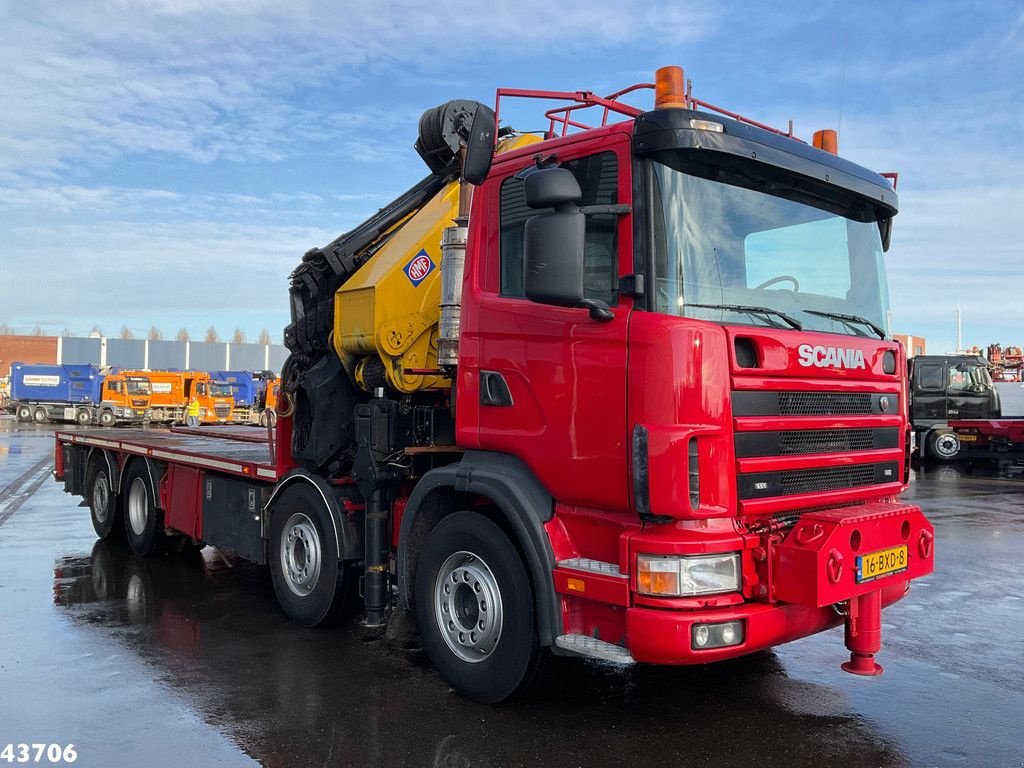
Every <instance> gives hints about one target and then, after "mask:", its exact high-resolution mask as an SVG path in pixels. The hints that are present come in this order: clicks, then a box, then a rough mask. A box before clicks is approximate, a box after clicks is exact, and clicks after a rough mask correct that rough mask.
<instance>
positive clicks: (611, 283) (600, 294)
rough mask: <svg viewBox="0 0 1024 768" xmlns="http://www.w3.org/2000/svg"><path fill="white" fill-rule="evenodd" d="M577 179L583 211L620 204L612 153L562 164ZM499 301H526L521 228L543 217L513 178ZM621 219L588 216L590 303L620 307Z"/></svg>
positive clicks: (505, 200)
mask: <svg viewBox="0 0 1024 768" xmlns="http://www.w3.org/2000/svg"><path fill="white" fill-rule="evenodd" d="M562 167H563V168H568V169H569V170H570V171H572V172H573V174H574V175H575V176H576V179H577V180H578V181H579V183H580V190H581V191H582V192H583V200H582V202H581V203H580V205H611V204H614V203H617V202H618V199H617V193H618V161H617V159H616V157H615V153H614V152H602V153H600V154H598V155H590V156H588V157H581V158H579V159H577V160H572V161H569V162H566V163H563V164H562ZM500 204H501V295H502V296H524V295H525V293H524V289H523V226H524V225H525V224H526V220H527V219H528V218H530V217H531V216H533V215H534V214H537V213H543V211H541V210H538V209H534V208H530V207H529V206H527V205H526V195H525V192H524V190H523V181H522V180H521V179H516V178H514V177H509V178H507V179H505V181H503V182H502V184H501V200H500ZM618 225H619V219H618V217H617V216H609V215H600V216H587V229H586V235H585V244H584V249H583V259H584V274H583V291H584V295H585V296H586V297H587V298H589V299H601V300H602V301H605V302H607V303H608V304H615V303H617V301H618V242H617V237H618V228H619V227H618Z"/></svg>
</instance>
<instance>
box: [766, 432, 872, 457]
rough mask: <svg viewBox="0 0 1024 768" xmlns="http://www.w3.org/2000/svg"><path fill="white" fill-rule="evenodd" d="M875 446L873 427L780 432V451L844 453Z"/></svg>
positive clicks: (790, 452)
mask: <svg viewBox="0 0 1024 768" xmlns="http://www.w3.org/2000/svg"><path fill="white" fill-rule="evenodd" d="M874 447H875V435H874V430H872V429H807V430H802V429H801V430H791V431H788V432H781V433H780V434H779V453H780V454H781V455H783V456H787V455H792V454H799V453H842V452H844V451H869V450H871V449H872V448H874Z"/></svg>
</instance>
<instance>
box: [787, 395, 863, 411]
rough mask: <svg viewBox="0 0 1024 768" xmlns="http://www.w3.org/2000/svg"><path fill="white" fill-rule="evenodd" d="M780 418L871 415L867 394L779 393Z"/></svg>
mask: <svg viewBox="0 0 1024 768" xmlns="http://www.w3.org/2000/svg"><path fill="white" fill-rule="evenodd" d="M778 396H779V415H780V416H801V415H813V416H838V415H852V414H869V413H871V410H872V409H871V395H870V393H865V392H779V393H778Z"/></svg>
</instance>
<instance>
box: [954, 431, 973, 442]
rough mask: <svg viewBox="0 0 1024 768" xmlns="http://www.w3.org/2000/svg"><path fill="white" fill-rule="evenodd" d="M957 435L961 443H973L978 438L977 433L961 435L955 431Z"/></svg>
mask: <svg viewBox="0 0 1024 768" xmlns="http://www.w3.org/2000/svg"><path fill="white" fill-rule="evenodd" d="M957 437H959V438H960V442H961V443H973V442H974V441H975V440H977V439H978V436H977V435H961V434H959V433H957Z"/></svg>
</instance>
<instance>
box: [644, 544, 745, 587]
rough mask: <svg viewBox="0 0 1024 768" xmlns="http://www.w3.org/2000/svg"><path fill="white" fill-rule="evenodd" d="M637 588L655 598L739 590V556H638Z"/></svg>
mask: <svg viewBox="0 0 1024 768" xmlns="http://www.w3.org/2000/svg"><path fill="white" fill-rule="evenodd" d="M636 565H637V591H638V592H639V593H640V594H642V595H654V596H656V597H689V596H692V595H714V594H718V593H720V592H738V591H739V589H740V556H739V554H738V553H736V552H732V553H730V554H726V555H699V556H697V557H673V556H665V555H637V558H636Z"/></svg>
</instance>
